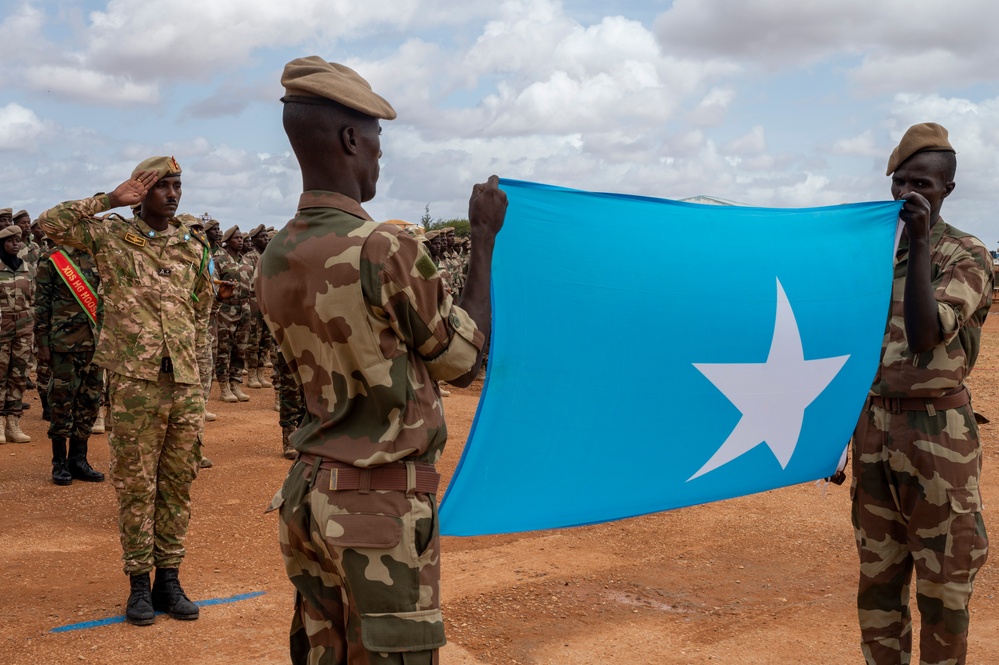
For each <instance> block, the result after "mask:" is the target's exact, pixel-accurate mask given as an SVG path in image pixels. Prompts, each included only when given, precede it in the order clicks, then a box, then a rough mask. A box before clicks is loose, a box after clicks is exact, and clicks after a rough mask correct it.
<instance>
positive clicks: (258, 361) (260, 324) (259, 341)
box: [246, 311, 274, 370]
mask: <svg viewBox="0 0 999 665" xmlns="http://www.w3.org/2000/svg"><path fill="white" fill-rule="evenodd" d="M273 346H274V337H273V336H272V335H271V331H270V328H268V327H267V324H266V323H264V315H263V314H261V313H260V312H259V311H256V312H253V313H251V314H250V341H249V344H248V345H247V351H246V367H247V368H248V369H251V370H252V369H257V368H260V367H263V366H264V363H265V362H266V361H267V358H268V357H269V356H270V353H271V348H272V347H273Z"/></svg>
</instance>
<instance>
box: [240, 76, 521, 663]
mask: <svg viewBox="0 0 999 665" xmlns="http://www.w3.org/2000/svg"><path fill="white" fill-rule="evenodd" d="M281 82H282V83H283V84H284V86H285V89H286V90H285V91H286V94H285V96H284V97H283V98H282V101H284V102H285V106H284V127H285V131H286V132H287V134H288V138H289V140H290V142H291V145H292V148H293V150H294V151H295V155H296V157H297V158H298V162H299V164H300V165H301V168H302V180H303V189H304V190H305V191H304V193H303V194H302V197H301V199H300V200H299V206H298V214H297V216H296V217H295V218H294V219H292V220H291V221H290V222H289V223H288V225H287V226H285V228H284V229H282V230H281V231H280V232H279V233H278V234H277V235H276V236H275V238H274V240H272V241H271V243H270V245H268V247H267V251H266V252H264V255H263V257H261V260H260V270H259V275H258V278H257V294H258V297H259V298H260V309H261V311H262V312H263V314H264V320H265V321H267V324H268V326H269V327H270V328H271V330H272V332H273V333H274V336H275V339H276V341H277V343H278V345H279V348H280V351H281V353H282V354H283V356H284V358H285V360H286V361H287V362H288V364H289V366H290V367H291V370H292V372H293V373H294V376H295V379H296V381H297V383H298V384H299V385H301V386H302V389H303V391H304V395H305V402H306V403H305V408H306V414H305V419H304V421H303V423H302V426H301V427H300V428H299V429H298V430H297V431H296V432H295V433H294V434H293V435H292V445H293V446H294V448H295V449H296V450H298V451H299V454H300V456H299V459H298V460H297V461H296V462H295V463H294V464H293V465H292V467H291V469H290V471H289V473H288V477H287V479H286V480H285V484H284V487H283V488H282V490H281V491H280V492H279V493H278V495H277V496H276V497H275V499H274V501H273V502H272V504H271V507H272V508H278V507H280V510H281V513H280V539H281V551H282V554H283V556H284V559H285V566H286V569H287V572H288V576H289V577H290V579H291V580H292V582H293V583H294V585H295V588H296V591H297V594H296V602H295V608H296V609H295V617H294V619H293V621H292V635H291V651H292V662H294V663H306V662H319V659H320V658H322V659H324V660H329V661H330V662H337V663H345V662H350V663H362V662H363V663H368V662H372V663H373V662H378V663H386V664H387V663H398V664H401V663H403V662H406V663H409V664H411V665H412V664H417V663H418V664H429V663H432V662H437V650H438V648H439V647H440V646H442V645H443V644H444V624H443V620H442V617H441V612H440V594H439V577H440V567H439V551H440V550H439V541H440V538H439V533H438V530H437V519H436V498H435V494H436V491H437V485H438V482H439V478H440V477H439V475H438V474H437V472H436V470H435V469H434V466H433V465H434V463H435V462H436V461H437V459H438V458H439V457H440V454H441V451H442V449H443V447H444V443H445V441H446V439H447V434H446V427H445V422H444V417H443V406H442V404H441V400H440V396H439V395H438V393H437V388H436V385H437V384H436V380H443V381H451V382H452V383H455V384H457V385H468V384H469V383H470V382H471V381H472V379H473V378H474V377H475V375H476V374H477V372H478V368H479V362H480V360H481V350H482V348H483V346H484V344H485V341H486V339H487V337H488V334H489V326H490V310H489V272H490V266H491V260H492V247H493V244H494V241H495V234H496V233H497V231H498V230H499V228H500V227H501V226H502V223H503V217H504V214H505V210H506V198H505V195H504V194H503V193H502V192H501V191H500V190H499V188H498V186H497V185H498V179H497V178H495V177H493V178H490V181H489V183H488V184H487V185H476V186H475V188H474V190H473V194H472V198H471V201H470V203H469V218H470V220H471V224H472V229H473V232H474V233H476V234H478V235H477V242H476V247H477V248H481V251H480V252H477V253H476V255H475V256H474V257H473V262H472V266H471V269H470V271H469V280H468V285H467V288H466V292H465V298H464V301H463V302H462V307H458V306H457V305H455V304H454V303H453V301H452V299H451V297H450V296H448V295H447V294H446V293H445V291H444V286H443V284H442V283H441V279H440V275H439V273H438V272H437V269H436V267H435V266H434V264H433V261H432V260H431V259H430V257H429V256H428V255H427V253H426V252H425V251H424V250H423V249H422V248H421V247H420V245H419V243H418V242H417V241H416V240H414V239H413V238H411V237H410V236H408V235H407V234H406V233H404V232H403V231H401V230H400V229H399V227H397V226H394V225H392V224H379V223H377V222H374V221H372V220H371V217H370V216H369V215H368V214H367V212H365V210H364V209H363V208H362V207H361V203H362V202H364V201H369V200H371V199H372V198H373V197H374V194H375V187H376V183H377V180H378V159H379V157H380V156H381V146H380V139H379V133H380V127H379V122H378V119H379V118H383V119H391V118H394V117H395V111H394V110H393V109H392V107H391V106H390V105H389V104H388V102H386V101H385V100H384V99H382V98H381V97H379V96H378V95H376V94H375V93H373V92H372V91H371V88H370V86H369V85H368V84H367V82H366V81H364V79H362V78H361V77H360V76H359V75H358V74H357V73H356V72H354V71H353V70H351V69H349V68H348V67H344V66H343V65H338V64H333V63H327V62H325V61H324V60H322V59H321V58H319V57H315V56H312V57H308V58H300V59H297V60H294V61H292V62H290V63H289V64H288V65H287V66H286V67H285V70H284V75H283V76H282V79H281ZM317 524H318V525H322V526H320V527H319V528H318V529H317V527H316V525H317ZM375 569H377V571H378V572H376V573H372V572H371V571H372V570H375Z"/></svg>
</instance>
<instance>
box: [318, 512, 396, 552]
mask: <svg viewBox="0 0 999 665" xmlns="http://www.w3.org/2000/svg"><path fill="white" fill-rule="evenodd" d="M326 540H327V541H328V542H329V543H330V544H332V545H334V546H336V547H350V548H354V549H357V548H363V549H383V550H388V549H392V548H393V547H397V546H398V545H399V543H401V542H402V519H401V518H399V517H394V516H392V515H365V514H358V513H351V514H341V515H331V516H330V518H329V521H327V522H326Z"/></svg>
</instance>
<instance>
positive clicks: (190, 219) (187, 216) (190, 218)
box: [177, 212, 204, 228]
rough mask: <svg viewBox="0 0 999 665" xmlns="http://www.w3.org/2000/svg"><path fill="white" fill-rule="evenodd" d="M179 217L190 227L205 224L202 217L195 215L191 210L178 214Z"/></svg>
mask: <svg viewBox="0 0 999 665" xmlns="http://www.w3.org/2000/svg"><path fill="white" fill-rule="evenodd" d="M177 219H179V220H180V221H181V222H182V223H183V224H184V226H186V227H188V228H191V227H194V226H204V224H203V223H202V221H201V219H200V218H198V217H195V216H194V215H192V214H191V213H189V212H182V213H180V214H179V215H177Z"/></svg>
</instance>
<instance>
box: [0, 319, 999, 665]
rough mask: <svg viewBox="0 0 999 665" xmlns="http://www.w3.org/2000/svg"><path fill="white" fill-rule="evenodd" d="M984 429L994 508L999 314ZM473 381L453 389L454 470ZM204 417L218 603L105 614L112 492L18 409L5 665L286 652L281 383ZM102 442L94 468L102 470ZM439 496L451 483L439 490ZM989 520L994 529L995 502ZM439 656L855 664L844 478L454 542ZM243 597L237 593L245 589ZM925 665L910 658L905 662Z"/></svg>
mask: <svg viewBox="0 0 999 665" xmlns="http://www.w3.org/2000/svg"><path fill="white" fill-rule="evenodd" d="M970 385H971V388H972V390H973V392H974V395H975V405H976V408H977V410H978V411H980V412H982V413H984V414H985V415H986V416H989V417H991V418H993V420H995V424H990V425H984V426H983V427H982V434H983V441H984V448H985V460H984V467H985V471H984V476H983V495H984V500H985V503H986V505H991V501H992V500H994V499H995V500H999V497H997V493H999V482H997V480H996V478H997V473H999V471H997V469H999V446H997V435H999V429H997V427H999V315H994V316H993V317H992V318H991V319H990V320H989V322H988V324H987V325H986V329H985V331H984V336H983V351H982V355H981V358H980V360H979V363H978V369H977V370H976V371H975V374H974V376H973V377H972V380H971V381H970ZM480 388H481V386H473V387H472V388H471V389H469V390H453V391H452V396H451V397H448V398H445V407H446V410H447V416H448V423H449V427H450V430H451V442H450V443H449V445H448V448H447V451H446V453H445V456H444V459H443V462H442V464H441V465H440V468H441V471H442V473H443V474H444V476H445V480H448V479H449V478H450V476H451V474H452V472H453V470H454V467H455V464H456V463H457V460H458V458H459V456H460V454H461V450H462V446H463V444H464V442H465V439H466V437H467V435H468V430H469V426H470V424H471V420H472V417H473V415H474V413H475V407H476V404H477V400H478V396H479V390H480ZM248 392H250V393H251V397H252V399H251V401H250V402H248V403H245V404H232V405H230V404H223V403H221V402H218V401H216V400H213V401H212V402H211V403H210V408H211V409H212V410H213V411H215V412H216V413H218V414H219V420H218V421H217V422H214V423H209V424H208V427H207V432H206V443H207V448H206V453H207V454H208V456H209V457H211V458H212V459H213V460H214V461H215V467H214V468H212V469H208V470H204V471H202V473H201V475H200V476H199V478H198V480H197V481H196V483H195V487H194V490H193V495H194V496H193V502H194V513H193V517H192V520H191V528H190V534H189V537H188V541H187V547H188V556H187V559H186V560H185V563H184V566H183V568H182V574H181V579H182V580H183V582H184V586H185V588H186V590H187V592H188V594H189V595H190V596H191V597H192V599H193V600H197V601H203V600H209V599H218V600H220V601H226V600H227V599H228V600H229V601H231V602H220V603H219V604H215V605H211V606H205V607H203V608H202V611H201V619H200V620H199V621H197V622H191V623H186V622H179V621H174V620H171V619H169V618H168V617H165V616H160V617H158V618H157V621H156V624H155V625H154V626H151V627H143V628H138V627H134V626H130V625H127V624H123V623H114V624H110V625H96V626H91V627H79V628H77V629H74V630H68V631H65V632H58V631H57V632H53V629H57V628H60V627H66V626H74V625H76V624H81V623H83V624H86V623H87V622H99V621H100V620H102V619H107V618H109V617H116V616H120V615H121V614H122V613H123V612H124V603H125V600H126V597H127V591H128V585H127V580H126V578H125V577H124V575H123V574H122V573H121V564H120V558H121V551H120V549H119V545H118V540H117V529H116V509H115V498H114V492H113V490H112V488H111V486H110V485H109V484H108V483H102V484H99V485H93V484H87V483H81V482H74V483H73V485H72V486H70V487H56V486H54V485H53V484H52V483H51V482H50V478H49V473H50V470H51V466H50V448H49V444H48V440H47V439H46V438H45V429H44V423H43V422H42V421H41V420H40V405H39V404H38V398H37V393H34V392H32V393H31V394H30V402H31V404H32V408H31V410H30V411H28V412H27V414H26V416H25V417H24V418H23V420H22V425H23V428H24V429H25V430H26V431H27V432H28V434H30V435H31V437H32V439H33V441H32V443H30V444H6V445H3V446H0V663H3V664H9V665H19V664H30V665H38V664H41V663H46V664H47V663H79V662H89V663H114V664H117V665H127V664H129V663H170V664H171V665H185V664H189V663H207V664H222V663H225V664H230V663H233V664H235V663H240V664H243V663H286V662H288V657H287V637H286V636H287V632H288V625H289V622H290V616H291V607H292V592H291V586H290V584H289V582H288V581H287V578H286V577H285V575H284V571H283V566H282V564H281V559H280V556H279V553H278V549H277V544H276V542H277V537H276V534H277V524H276V520H275V517H274V516H273V515H264V512H263V511H264V507H265V506H266V504H267V502H268V501H269V500H270V498H271V496H272V495H273V493H274V492H275V490H276V489H277V488H278V487H279V485H280V484H281V482H282V479H283V477H284V474H285V471H286V470H287V465H288V463H287V462H286V461H285V460H283V459H282V458H281V456H280V455H279V450H280V430H279V428H278V426H277V414H276V413H275V412H274V411H273V408H272V407H273V400H274V397H273V395H274V393H273V390H271V389H263V390H253V391H248ZM105 442H106V437H105V436H104V435H95V436H94V437H93V438H92V439H91V462H92V463H93V464H94V466H95V467H97V468H98V469H101V470H106V468H107V462H108V449H107V446H106V445H105ZM442 494H443V490H442ZM986 521H987V522H988V523H989V524H990V526H991V527H992V529H993V531H994V530H995V528H996V527H995V524H996V522H995V521H994V520H993V519H992V518H991V513H987V514H986ZM442 565H443V592H442V595H443V604H444V616H445V620H446V624H447V635H448V641H449V644H448V645H447V646H446V647H445V648H444V649H443V651H442V655H441V662H442V663H443V664H444V665H452V664H454V665H468V664H476V663H504V664H507V663H522V664H532V665H542V664H547V663H573V664H575V665H589V664H594V665H595V664H597V663H600V664H601V665H606V664H608V663H612V664H616V663H629V664H630V663H639V664H643V663H650V664H651V663H656V664H657V665H658V664H663V665H665V664H687V663H732V664H740V665H748V664H754V663H767V664H770V663H781V664H784V663H817V664H825V663H829V664H841V663H859V662H862V659H861V656H860V650H859V647H858V641H859V632H858V629H857V626H856V614H855V610H854V593H855V584H856V578H857V557H856V552H855V549H854V544H853V536H852V532H851V529H850V521H849V496H848V490H847V486H846V485H844V486H842V487H837V486H833V485H829V486H826V487H821V488H820V487H817V486H816V485H813V484H806V485H799V486H795V487H790V488H786V489H782V490H776V491H772V492H766V493H763V494H759V495H756V496H751V497H745V498H741V499H734V500H730V501H725V502H722V503H716V504H711V505H707V506H699V507H693V508H686V509H683V510H678V511H673V512H668V513H661V514H657V515H651V516H647V517H641V518H635V519H629V520H624V521H620V522H614V523H610V524H604V525H598V526H590V527H583V528H576V529H568V530H560V531H545V532H538V533H529V534H520V535H509V536H490V537H481V538H445V539H444V543H443V564H442ZM997 581H999V573H997V567H996V566H995V565H994V564H992V565H987V566H986V567H985V568H984V569H983V570H982V572H981V573H980V574H979V576H978V580H977V584H976V589H975V597H974V598H973V600H972V621H971V638H970V642H971V645H970V653H969V659H968V662H969V663H996V662H999V599H997V597H996V595H997ZM240 598H243V599H240ZM914 662H915V659H914Z"/></svg>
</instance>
